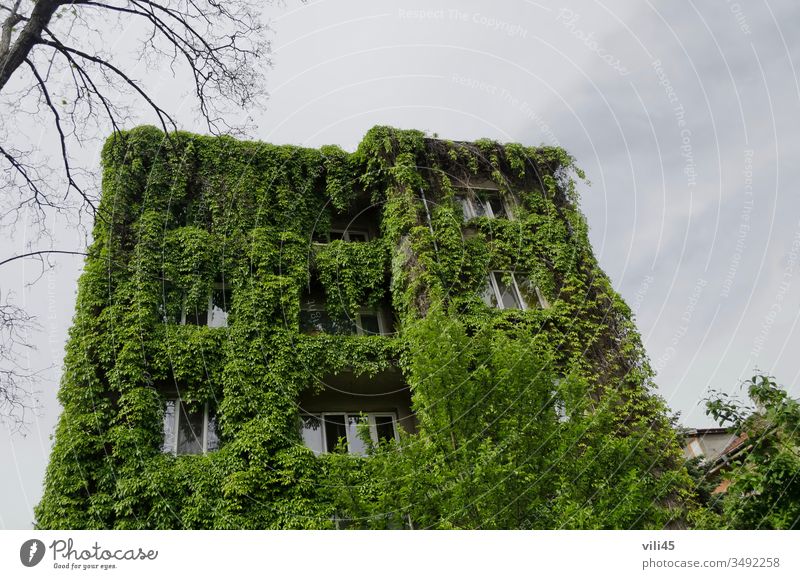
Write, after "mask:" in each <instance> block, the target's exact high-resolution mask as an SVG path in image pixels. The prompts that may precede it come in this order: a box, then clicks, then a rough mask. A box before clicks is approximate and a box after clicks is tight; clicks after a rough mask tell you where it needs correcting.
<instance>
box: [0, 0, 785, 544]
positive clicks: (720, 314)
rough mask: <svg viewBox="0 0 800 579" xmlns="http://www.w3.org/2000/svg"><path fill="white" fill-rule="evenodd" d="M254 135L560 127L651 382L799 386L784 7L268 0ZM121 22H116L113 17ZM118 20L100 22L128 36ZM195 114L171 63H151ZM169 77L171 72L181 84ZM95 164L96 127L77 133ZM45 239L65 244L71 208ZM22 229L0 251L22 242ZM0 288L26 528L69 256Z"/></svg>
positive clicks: (1, 521) (21, 519)
mask: <svg viewBox="0 0 800 579" xmlns="http://www.w3.org/2000/svg"><path fill="white" fill-rule="evenodd" d="M268 17H269V19H270V21H271V25H272V27H273V29H274V33H273V55H272V59H273V61H274V66H273V68H272V69H271V70H270V71H269V73H268V89H269V92H270V99H269V101H268V103H267V107H266V109H265V110H263V111H258V110H255V111H250V112H251V113H252V114H253V115H254V117H255V119H256V121H257V124H258V128H257V130H255V131H254V134H253V135H252V136H253V137H254V138H257V139H260V140H264V141H269V142H273V143H292V144H299V145H307V146H313V147H316V146H319V145H322V144H327V143H335V144H339V145H341V146H342V147H344V148H345V149H347V150H353V149H354V148H355V147H356V146H357V144H358V142H359V141H360V139H361V137H362V136H363V134H364V133H365V132H366V131H367V130H368V129H369V128H370V127H372V126H373V125H376V124H386V125H393V126H396V127H401V128H415V129H422V130H425V131H428V132H430V133H437V134H438V135H439V136H440V137H443V138H449V139H456V140H474V139H477V138H481V137H489V138H492V139H496V140H499V141H516V142H521V143H524V144H526V145H538V144H558V145H561V146H563V147H564V148H566V149H567V150H568V151H569V152H570V153H572V154H573V155H574V156H575V158H576V159H577V162H578V165H579V166H581V167H582V168H583V169H584V170H585V171H586V173H587V176H588V179H589V180H590V181H591V185H587V184H582V185H581V187H580V190H581V197H582V201H581V203H582V210H583V212H584V214H585V215H586V217H587V219H588V222H589V226H590V237H591V241H592V244H593V246H594V249H595V253H596V255H597V257H598V259H599V261H600V264H601V266H602V267H603V268H604V270H605V271H606V273H607V274H608V275H609V277H610V278H611V280H612V282H613V285H614V287H615V288H616V289H617V291H619V292H620V293H621V294H622V296H623V297H624V298H625V300H626V301H627V303H628V304H629V305H630V306H631V307H632V309H633V310H634V311H635V313H636V321H637V324H638V327H639V330H640V332H641V334H642V337H643V340H644V343H645V345H646V348H647V351H648V354H649V356H650V359H651V362H652V364H653V366H654V368H655V369H656V370H657V371H658V376H657V382H658V386H659V390H660V393H661V395H662V396H663V397H664V398H665V399H666V400H667V402H668V403H669V405H670V407H671V408H672V409H673V410H674V411H676V412H680V414H681V419H680V422H681V423H682V424H684V425H687V426H709V425H711V423H710V422H709V421H708V419H707V418H706V417H705V416H704V413H703V408H702V405H698V402H699V401H700V399H701V398H702V397H703V396H705V395H706V394H707V392H708V389H709V388H716V389H722V390H725V391H728V392H737V391H739V390H738V385H739V383H740V381H741V380H742V379H743V378H745V377H747V376H749V375H750V374H751V373H752V370H753V369H754V368H755V367H758V368H761V369H763V370H766V371H768V372H770V373H772V374H773V375H775V376H776V377H777V379H778V381H779V382H781V383H782V384H784V385H785V386H787V387H788V388H789V389H790V391H791V392H792V394H793V395H795V396H797V395H800V388H799V387H798V375H799V374H800V364H798V362H797V358H796V356H797V355H798V352H800V331H799V330H798V328H797V323H798V316H800V279H798V276H800V197H798V195H797V191H796V183H797V182H798V180H800V162H798V160H800V157H799V156H798V147H800V87H799V86H798V76H797V67H800V42H798V38H797V37H796V36H797V31H798V30H800V5H798V4H797V2H795V1H792V0H785V1H773V0H769V1H761V2H759V1H756V2H743V1H742V2H732V1H727V0H711V1H706V2H697V3H694V2H691V1H686V2H684V1H681V2H674V1H663V2H656V3H651V2H648V1H647V0H645V1H644V2H635V3H634V2H630V3H626V7H625V8H620V7H618V6H606V5H604V4H602V3H600V2H591V1H585V2H564V3H561V2H558V3H550V2H546V3H545V2H543V3H536V2H529V1H522V0H514V1H508V2H504V3H502V5H501V4H500V3H498V2H465V1H460V2H449V3H446V2H436V1H427V2H422V1H420V2H381V1H375V0H372V1H369V2H367V1H363V2H355V1H351V2H347V3H343V2H333V1H331V0H327V1H319V2H310V3H308V4H305V5H301V4H298V3H295V2H286V3H285V5H283V6H277V7H272V8H269V9H268ZM126 34H127V36H126ZM133 35H134V33H133V32H130V31H123V32H122V33H121V34H119V35H118V36H116V37H115V39H116V40H115V41H116V42H117V43H119V46H121V47H127V46H128V44H130V45H133V41H134V40H135V39H134V37H133ZM149 78H150V79H151V83H153V84H152V86H153V88H154V89H155V90H156V91H157V92H158V93H159V95H160V96H161V98H162V102H166V103H167V104H168V105H172V106H171V107H169V106H168V107H167V108H172V109H173V110H176V109H178V110H180V111H181V114H182V115H183V117H182V118H184V119H185V125H184V128H186V129H189V130H196V131H202V126H201V125H199V124H194V122H193V121H192V119H193V118H194V117H193V116H192V115H191V114H190V110H189V109H188V108H187V107H188V101H185V100H184V99H183V98H182V96H181V94H182V91H183V89H182V88H181V85H180V83H178V85H177V86H176V83H174V82H172V81H171V79H170V77H169V76H168V75H167V74H166V73H164V74H162V75H158V74H155V75H153V74H151V75H149ZM182 86H183V87H185V86H186V85H185V84H183V85H182ZM81 154H82V155H83V158H84V159H85V160H86V163H89V164H92V163H94V164H96V162H97V158H98V149H97V146H96V144H95V145H91V146H87V148H86V149H85V150H84V151H83V152H82V153H81ZM53 225H54V229H55V230H56V231H57V232H58V234H57V239H56V243H57V245H59V246H61V247H62V248H78V249H80V248H81V247H82V245H83V244H84V243H85V241H84V239H83V237H82V236H81V235H80V233H79V232H77V230H76V229H75V228H74V227H70V226H67V225H65V224H63V223H54V224H53ZM28 241H29V238H28V234H27V232H26V230H25V229H24V228H20V229H19V230H17V231H16V232H15V233H14V235H13V237H12V238H11V239H8V240H3V241H2V245H0V259H3V258H5V257H7V256H10V255H13V254H15V253H18V252H21V251H22V250H23V248H25V247H26V244H27V243H28ZM57 263H58V267H57V268H56V269H55V270H54V271H52V272H48V273H47V274H46V275H45V277H44V278H43V279H42V280H40V281H39V282H38V283H37V284H35V285H34V286H33V287H27V286H26V284H27V283H28V282H30V281H31V280H32V279H33V278H35V277H36V276H37V275H38V273H39V270H38V268H37V267H36V265H35V264H34V263H17V264H16V265H15V266H13V267H9V266H3V270H2V271H0V290H1V291H2V292H3V293H4V294H5V293H6V292H8V291H9V290H11V291H13V292H15V295H16V297H17V299H18V301H19V302H24V303H25V305H26V306H27V307H28V308H29V310H31V311H32V312H33V313H34V314H36V315H37V316H38V319H39V322H40V325H41V331H40V332H38V333H36V334H34V335H32V339H33V341H34V342H35V343H36V344H37V345H38V351H37V352H35V353H34V354H32V355H31V356H30V359H29V360H28V363H29V364H30V365H31V367H33V368H46V367H48V366H51V365H52V366H54V368H53V369H51V370H49V371H47V372H46V373H45V379H44V380H43V382H42V383H41V384H40V385H39V389H40V391H41V394H40V400H41V403H42V407H41V410H40V412H39V414H38V416H36V417H34V418H33V419H32V420H31V423H30V424H29V426H28V432H27V435H26V436H22V435H19V434H12V433H10V432H8V431H7V430H6V429H5V427H3V430H2V431H0V464H2V465H3V468H2V475H0V527H2V528H28V527H30V526H31V521H32V518H33V515H32V511H33V506H34V505H35V504H36V503H37V502H38V500H39V498H40V497H41V483H42V477H43V474H44V469H45V466H46V462H47V457H48V454H49V448H50V444H51V441H50V439H49V437H50V435H51V434H52V432H53V429H54V426H55V422H56V420H57V418H58V413H59V407H58V404H57V402H56V398H55V396H56V389H57V384H58V379H59V368H58V366H59V365H60V363H61V358H62V356H63V344H64V341H65V339H66V333H67V329H68V326H69V324H70V321H71V317H72V311H73V306H74V299H75V293H74V292H75V287H76V281H77V276H78V275H79V272H80V267H81V260H80V258H72V257H65V258H60V259H59V260H58V261H57Z"/></svg>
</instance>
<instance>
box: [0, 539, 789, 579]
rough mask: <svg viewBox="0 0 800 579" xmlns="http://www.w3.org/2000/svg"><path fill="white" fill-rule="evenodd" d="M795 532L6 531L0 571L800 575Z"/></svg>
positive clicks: (0, 544)
mask: <svg viewBox="0 0 800 579" xmlns="http://www.w3.org/2000/svg"><path fill="white" fill-rule="evenodd" d="M799 541H800V535H798V534H797V533H794V532H791V531H761V532H747V531H653V532H650V531H384V532H372V531H0V577H14V578H16V577H21V578H24V577H31V578H34V577H66V576H70V577H84V576H87V575H91V576H103V577H113V578H120V579H121V578H123V577H136V578H141V577H143V576H145V577H147V576H150V577H169V576H174V577H191V578H192V579H196V578H198V577H214V578H215V579H220V578H223V579H224V578H226V577H245V576H246V577H249V576H257V577H281V578H283V577H299V576H325V577H327V576H331V577H333V576H339V575H341V576H347V577H353V576H355V575H363V576H364V577H377V578H380V579H389V578H394V577H398V578H402V579H410V578H417V577H442V578H445V577H507V576H512V574H513V575H514V576H517V577H550V576H556V577H564V576H567V577H581V576H582V577H597V576H598V573H599V574H600V576H613V577H615V578H618V577H647V576H652V577H668V576H678V574H680V576H681V577H704V578H709V577H726V578H728V579H730V578H733V577H743V578H744V577H746V578H748V579H749V578H750V577H775V578H777V577H792V578H795V577H800V565H799V564H798V561H800V555H798V551H799V550H800V549H798V546H799Z"/></svg>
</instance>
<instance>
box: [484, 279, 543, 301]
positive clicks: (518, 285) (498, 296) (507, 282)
mask: <svg viewBox="0 0 800 579" xmlns="http://www.w3.org/2000/svg"><path fill="white" fill-rule="evenodd" d="M482 297H483V301H484V302H485V303H486V305H488V306H491V307H493V308H500V309H501V310H507V309H518V310H526V309H528V308H529V307H530V306H531V305H532V304H539V306H540V307H542V308H546V307H548V304H547V302H546V301H545V299H544V298H543V297H542V294H541V292H540V291H539V288H538V287H536V286H535V285H533V283H532V282H531V281H530V279H529V278H528V276H526V275H524V274H520V273H516V274H515V273H511V272H503V271H492V272H490V273H489V276H488V277H487V279H486V285H485V286H484V289H483V296H482Z"/></svg>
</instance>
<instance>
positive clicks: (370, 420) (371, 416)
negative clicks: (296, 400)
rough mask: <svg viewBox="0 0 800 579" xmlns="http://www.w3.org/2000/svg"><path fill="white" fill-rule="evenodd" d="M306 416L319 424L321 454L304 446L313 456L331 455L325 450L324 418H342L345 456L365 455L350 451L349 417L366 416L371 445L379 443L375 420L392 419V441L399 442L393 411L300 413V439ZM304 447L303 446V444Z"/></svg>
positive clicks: (325, 422)
mask: <svg viewBox="0 0 800 579" xmlns="http://www.w3.org/2000/svg"><path fill="white" fill-rule="evenodd" d="M307 416H311V417H314V418H316V419H317V420H319V423H320V429H319V437H320V447H321V448H322V449H323V450H322V452H319V453H318V452H317V451H315V450H314V449H312V448H310V447H308V446H306V448H309V450H311V451H312V452H313V453H314V454H315V455H320V454H331V451H330V450H328V448H327V445H328V444H327V440H328V435H327V430H326V429H327V426H326V425H327V423H328V421H327V420H325V417H326V416H344V425H345V438H346V439H347V454H351V455H353V456H365V455H363V454H361V453H358V452H353V450H352V444H353V442H352V441H351V440H350V433H349V429H348V424H349V423H348V420H349V419H350V417H356V418H359V419H360V418H362V417H364V416H366V418H367V425H368V427H369V437H370V440H371V441H372V443H373V444H379V442H380V441H379V440H378V427H377V424H376V423H375V418H379V417H389V418H391V419H392V431H393V433H394V440H396V441H399V440H400V432H399V430H398V418H397V412H393V411H374V412H364V411H351V410H341V411H338V412H337V411H325V412H301V413H300V419H301V420H300V438H301V439H302V438H303V437H302V429H303V423H302V419H303V417H307ZM304 446H305V444H304Z"/></svg>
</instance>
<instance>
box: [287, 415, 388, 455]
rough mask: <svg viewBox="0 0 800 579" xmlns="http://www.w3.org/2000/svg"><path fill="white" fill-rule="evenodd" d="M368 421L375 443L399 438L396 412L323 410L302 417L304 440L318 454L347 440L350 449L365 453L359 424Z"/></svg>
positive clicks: (301, 432) (353, 452)
mask: <svg viewBox="0 0 800 579" xmlns="http://www.w3.org/2000/svg"><path fill="white" fill-rule="evenodd" d="M360 424H366V425H367V426H368V428H369V437H370V440H372V442H373V443H375V444H378V443H379V442H381V441H388V440H396V439H397V417H396V416H395V414H394V413H393V412H369V413H357V412H323V413H322V414H304V415H302V416H301V417H300V435H301V437H302V439H303V443H304V444H305V445H306V446H307V447H308V448H310V449H311V450H313V451H314V452H315V453H316V454H321V453H324V452H335V451H336V450H337V447H338V446H339V441H340V440H344V441H345V443H346V445H347V452H348V453H350V454H357V455H365V454H367V446H366V445H365V444H364V441H363V440H361V438H360V437H359V436H358V426H359V425H360Z"/></svg>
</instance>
